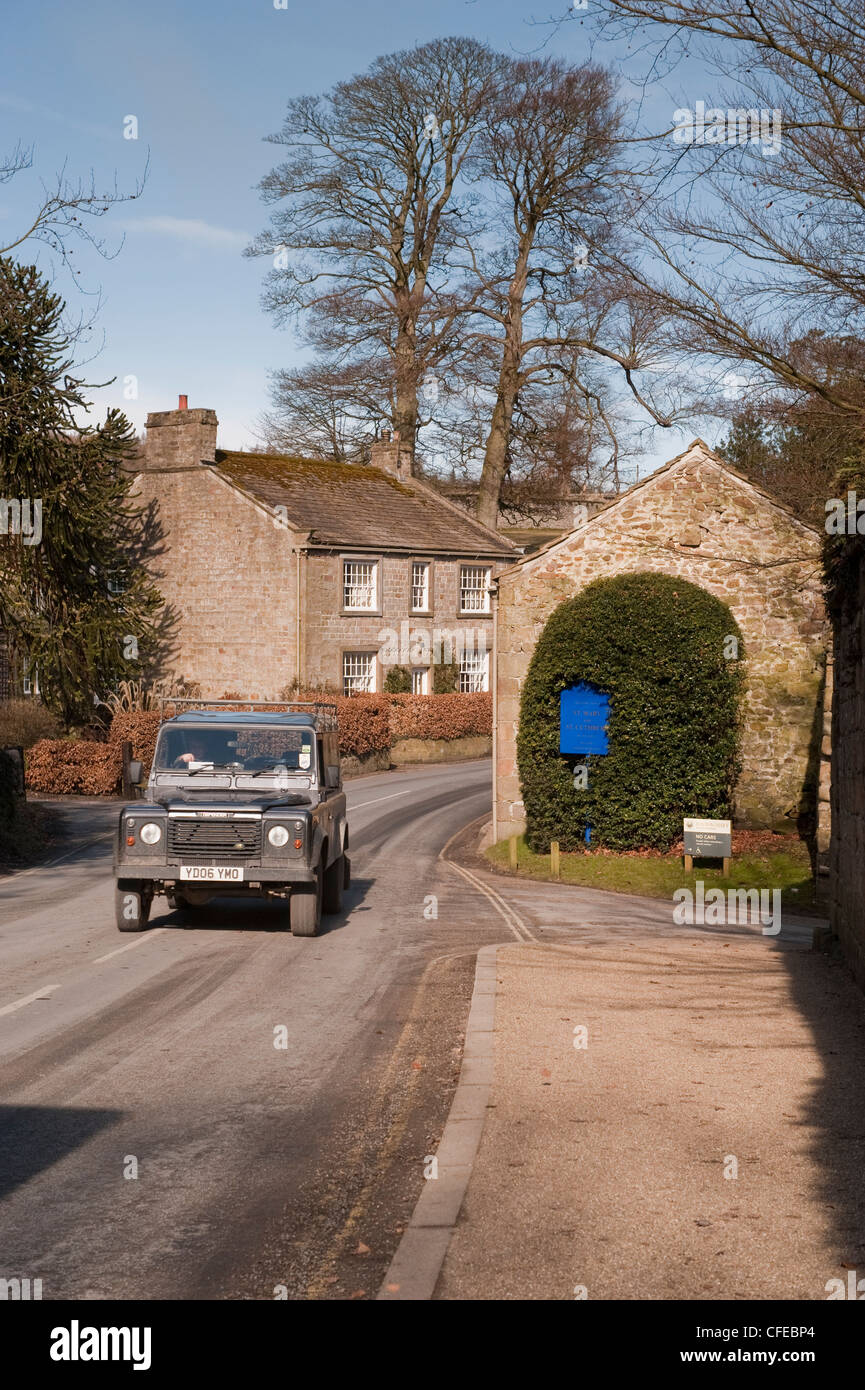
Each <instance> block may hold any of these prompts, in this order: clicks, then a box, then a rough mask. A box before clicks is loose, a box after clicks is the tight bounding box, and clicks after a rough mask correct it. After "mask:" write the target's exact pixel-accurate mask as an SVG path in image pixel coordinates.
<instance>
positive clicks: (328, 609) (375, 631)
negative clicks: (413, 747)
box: [304, 551, 492, 690]
mask: <svg viewBox="0 0 865 1390" xmlns="http://www.w3.org/2000/svg"><path fill="white" fill-rule="evenodd" d="M349 553H350V552H345V553H344V554H343V552H336V551H334V552H333V553H330V554H323V553H318V552H316V553H312V554H310V555H309V557H308V559H307V560H306V581H305V619H306V627H305V631H306V641H305V644H304V670H305V675H306V678H307V679H309V680H310V681H313V682H315V683H321V684H325V683H330V684H331V685H334V686H336V687H337V688H338V689H341V688H342V657H343V652H378V651H379V650H380V648H381V642H382V638H381V633H382V632H383V631H384V630H385V629H391V630H392V631H394V632H396V633H398V634H399V636H400V645H401V646H402V643H403V632H404V631H405V629H403V628H402V625H403V624H407V633H408V635H409V638H410V639H411V640H413V639H414V634H415V633H418V632H421V631H425V632H427V633H428V634H429V641H430V646H432V642H433V633H434V631H435V629H436V628H438V629H441V630H447V631H448V632H450V633H457V632H461V633H462V634H463V640H464V642H465V643H466V644H469V643H473V644H474V649H475V650H477V648H478V647H479V646H480V644H481V642H482V641H483V642H485V643H486V650H487V651H488V652H490V653H492V617H491V615H485V614H473V615H472V616H471V617H470V618H464V617H460V616H458V614H457V608H458V604H459V569H460V564H461V563H466V564H472V563H479V562H478V561H473V560H472V557H471V556H467V557H466V559H465V561H460V560H451V559H444V560H433V561H432V575H431V585H430V589H431V608H432V611H431V613H430V615H429V616H422V615H420V614H414V613H411V612H410V608H411V562H412V557H411V556H408V555H406V556H401V555H385V556H383V557H382V556H378V557H376V556H369V557H367V558H370V559H374V558H378V559H379V563H380V608H379V610H378V611H377V612H376V613H346V612H344V611H343V609H342V598H343V594H342V562H343V558H347V557H348V555H349ZM414 558H415V559H417V560H423V559H428V558H429V557H427V556H424V555H422V554H419V555H417V556H415V557H414ZM444 655H445V653H444V652H443V653H442V656H443V658H444ZM489 659H490V662H491V661H492V656H491V655H490V658H489ZM420 664H421V662H420V661H417V660H413V659H412V653H411V647H410V646H409V650H408V651H406V652H402V651H400V653H399V657H398V660H396V661H388V662H386V663H384V664H382V663H381V662H379V665H378V672H377V679H376V688H377V689H378V690H381V688H382V681H383V680H384V675H385V672H386V670H387V667H388V666H391V665H407V666H412V665H420ZM431 680H432V677H430V681H431ZM430 689H431V687H430Z"/></svg>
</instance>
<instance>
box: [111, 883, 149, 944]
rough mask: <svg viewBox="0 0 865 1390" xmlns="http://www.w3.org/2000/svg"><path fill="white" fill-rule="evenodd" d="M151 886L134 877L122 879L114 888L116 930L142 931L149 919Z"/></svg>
mask: <svg viewBox="0 0 865 1390" xmlns="http://www.w3.org/2000/svg"><path fill="white" fill-rule="evenodd" d="M152 902H153V888H152V887H151V886H150V884H146V883H141V882H139V881H138V880H135V879H122V880H121V881H120V882H119V883H118V884H117V886H116V887H115V889H114V912H115V917H116V921H117V930H118V931H144V929H145V927H146V926H147V923H148V922H149V920H150V906H151V904H152Z"/></svg>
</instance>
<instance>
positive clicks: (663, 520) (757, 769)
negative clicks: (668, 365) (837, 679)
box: [494, 439, 828, 848]
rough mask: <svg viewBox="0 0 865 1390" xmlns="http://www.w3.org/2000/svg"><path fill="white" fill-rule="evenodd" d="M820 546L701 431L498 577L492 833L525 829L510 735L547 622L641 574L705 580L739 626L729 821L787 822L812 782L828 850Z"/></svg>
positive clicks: (811, 802)
mask: <svg viewBox="0 0 865 1390" xmlns="http://www.w3.org/2000/svg"><path fill="white" fill-rule="evenodd" d="M820 544H821V538H820V534H819V532H818V531H816V530H815V529H814V528H812V527H810V526H808V525H806V524H805V523H803V522H802V521H800V520H798V519H797V518H796V517H795V516H794V515H793V513H792V512H791V511H790V510H789V509H788V508H787V507H785V506H784V505H783V504H782V503H780V502H778V501H777V500H776V499H775V498H774V497H772V496H770V495H769V494H768V493H766V492H765V491H763V490H762V489H761V488H759V487H757V486H755V485H754V484H753V483H751V482H749V481H748V480H747V479H746V478H744V477H743V476H742V475H741V474H739V473H737V472H736V471H735V470H734V469H732V468H730V467H729V466H728V465H727V464H726V463H725V462H724V461H723V460H722V459H721V458H719V457H718V455H717V454H714V453H713V452H712V451H711V450H710V449H709V448H707V446H706V445H705V444H704V443H703V442H702V440H699V439H698V440H695V441H694V443H693V444H692V445H691V446H690V448H689V449H687V450H686V452H685V453H683V454H681V455H679V457H678V458H675V459H672V460H671V461H670V462H669V463H668V464H666V465H665V466H664V467H663V468H660V469H658V471H657V472H656V473H653V474H651V476H649V477H648V478H646V479H645V480H644V481H642V482H640V483H638V484H636V485H635V486H634V487H632V488H631V489H630V490H629V491H628V492H626V493H623V494H622V495H621V496H620V497H618V498H616V499H615V500H614V501H612V502H610V503H609V504H608V505H606V506H605V507H603V508H602V509H601V510H600V511H598V512H597V513H596V514H595V515H594V516H591V517H590V518H589V519H588V520H587V521H585V522H584V523H583V524H582V525H580V526H577V527H575V529H574V530H572V531H570V532H569V533H568V534H567V535H566V536H564V537H563V538H562V539H560V540H558V541H555V542H552V543H551V544H549V545H547V546H545V547H544V548H543V549H542V550H540V551H538V552H536V553H535V554H532V555H526V556H525V557H524V558H522V559H521V560H518V561H517V562H516V564H514V565H512V566H511V567H509V568H508V569H507V570H506V571H503V572H502V573H500V574H499V576H498V602H497V614H496V652H497V659H496V670H497V680H496V714H495V751H494V756H495V788H494V805H495V823H494V834H495V837H496V838H497V839H503V838H505V837H506V836H508V835H514V834H519V833H521V832H522V831H523V830H524V828H525V820H524V815H523V804H522V800H521V794H520V786H519V777H518V772H517V757H516V734H517V729H518V725H519V713H520V691H521V688H522V683H523V679H524V677H525V674H526V671H527V669H528V665H529V661H530V660H531V656H532V652H533V651H534V647H535V643H536V641H537V639H538V637H539V635H540V632H541V629H542V628H543V626H544V623H545V622H546V620H547V619H548V618H549V616H550V614H551V613H552V611H553V610H554V609H555V608H556V607H557V606H558V605H559V604H560V603H562V602H563V601H564V600H565V599H568V598H571V597H573V596H574V594H576V593H578V592H579V591H580V589H582V588H583V587H584V586H585V585H586V584H588V583H590V582H591V581H592V580H593V579H598V578H601V577H609V576H613V575H617V574H622V573H633V572H635V571H640V570H649V571H657V572H660V573H662V574H669V575H673V576H681V577H682V578H683V579H687V580H689V581H690V582H691V583H692V584H697V585H700V586H702V587H703V588H704V589H706V590H707V591H708V592H709V593H711V594H713V595H715V596H716V597H717V598H719V599H720V600H721V601H722V602H724V603H726V604H727V605H728V607H729V608H730V611H731V612H732V614H733V617H734V618H735V619H736V621H737V623H738V624H739V627H740V629H741V632H742V634H743V637H744V643H745V651H744V654H743V655H744V660H745V662H746V671H747V682H746V697H745V710H744V732H743V740H742V761H743V769H742V774H741V777H740V779H739V784H738V788H737V792H736V802H735V819H736V823H737V824H738V825H740V826H753V827H760V826H762V827H765V826H776V825H780V824H782V823H783V824H785V825H786V826H787V828H792V827H793V826H795V823H796V820H797V818H798V816H799V815H800V814H802V813H803V812H805V811H807V810H808V809H809V808H810V809H813V808H814V806H815V804H816V802H817V797H818V783H819V805H820V831H819V836H818V846H819V847H820V848H825V843H826V840H827V834H828V826H827V820H828V785H827V783H826V778H825V776H824V775H823V769H821V766H820V760H821V743H822V754H823V756H824V758H825V755H826V754H827V753H828V748H827V744H828V739H823V737H822V735H823V732H824V730H823V696H824V684H825V670H826V650H827V626H826V616H825V611H824V607H823V600H822V590H821V572H820ZM824 766H825V768H826V769H828V763H825V764H824Z"/></svg>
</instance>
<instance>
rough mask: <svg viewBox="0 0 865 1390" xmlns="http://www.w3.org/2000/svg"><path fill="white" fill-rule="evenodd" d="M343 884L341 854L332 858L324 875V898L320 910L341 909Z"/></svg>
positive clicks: (339, 910) (330, 911) (343, 866)
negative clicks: (336, 857)
mask: <svg viewBox="0 0 865 1390" xmlns="http://www.w3.org/2000/svg"><path fill="white" fill-rule="evenodd" d="M344 884H345V863H344V861H343V856H342V855H340V856H339V858H338V859H334V861H333V863H332V864H331V866H330V868H329V869H326V870H325V875H324V898H323V902H322V910H323V911H324V912H327V913H334V912H341V911H342V890H343V885H344Z"/></svg>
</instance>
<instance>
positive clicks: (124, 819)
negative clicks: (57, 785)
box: [114, 701, 350, 936]
mask: <svg viewBox="0 0 865 1390" xmlns="http://www.w3.org/2000/svg"><path fill="white" fill-rule="evenodd" d="M174 703H175V706H176V705H179V704H189V705H192V704H194V703H195V702H193V701H188V702H185V701H175V702H174ZM220 703H221V702H219V701H213V702H211V703H210V704H209V705H208V707H206V708H205V707H203V705H202V704H201V703H199V705H198V707H197V708H187V709H184V712H183V713H180V714H177V715H175V716H174V717H173V718H171V719H167V720H165V721H164V722H163V724H162V725H161V727H160V730H159V736H158V739H157V743H156V752H155V755H154V758H153V767H152V770H151V773H150V780H149V782H148V784H147V790H146V798H145V799H144V800H142V801H134V802H130V803H129V804H128V805H126V806H124V807H123V810H122V811H121V813H120V821H119V824H118V828H117V840H116V844H115V848H114V874H115V879H116V891H115V899H116V909H117V926H118V929H119V930H120V931H123V932H127V931H128V932H136V931H143V930H144V928H145V927H146V926H147V923H148V920H149V918H150V909H151V905H152V902H153V898H154V896H155V895H156V894H159V893H162V894H164V895H165V897H166V898H167V900H168V906H169V907H170V908H171V909H172V910H176V909H181V910H183V911H189V912H190V913H193V912H198V911H200V909H202V908H204V907H206V905H207V904H208V903H209V902H210V901H211V899H212V898H215V897H224V896H231V897H235V898H249V897H257V898H270V899H271V900H272V901H273V902H274V903H276V904H277V905H278V907H279V908H280V910H281V912H282V913H283V919H284V923H285V926H286V927H290V929H291V931H292V932H293V934H294V935H295V936H315V935H316V933H317V932H318V929H319V926H320V923H321V915H322V912H328V913H332V912H339V910H340V908H341V906H342V893H343V889H344V888H346V887H348V883H349V873H350V870H349V861H348V856H347V850H348V822H347V819H346V807H345V793H344V791H343V789H342V778H341V775H340V766H339V734H338V730H337V723H336V707H335V706H334V705H325V704H297V705H292V706H291V707H290V708H287V709H285V710H277V711H274V709H273V706H272V705H271V706H268V707H267V709H266V711H265V710H263V709H261V708H260V707H258V706H256V705H255V704H249V705H248V706H246V707H245V708H244V709H243V710H239V709H238V708H237V706H236V705H232V707H231V708H230V709H225V708H220V707H219V706H220ZM130 779H131V781H132V782H133V783H136V782H140V780H141V765H140V763H138V764H136V763H133V764H132V766H131V768H130Z"/></svg>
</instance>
